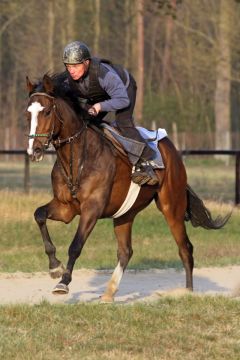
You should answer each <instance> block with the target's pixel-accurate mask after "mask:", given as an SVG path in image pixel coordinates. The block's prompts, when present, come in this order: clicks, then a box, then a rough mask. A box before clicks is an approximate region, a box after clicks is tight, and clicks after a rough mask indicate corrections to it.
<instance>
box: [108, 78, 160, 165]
mask: <svg viewBox="0 0 240 360" xmlns="http://www.w3.org/2000/svg"><path fill="white" fill-rule="evenodd" d="M127 93H128V97H129V100H130V104H129V106H128V107H126V108H124V109H121V110H118V111H116V118H115V121H116V124H117V127H118V129H119V131H120V133H121V135H123V136H125V137H128V138H130V139H133V140H136V141H139V142H142V143H144V144H145V145H146V146H145V148H144V150H143V153H142V156H141V158H143V159H144V160H150V159H152V158H153V157H154V154H155V152H154V151H153V150H152V149H151V148H150V147H149V146H148V145H147V143H146V142H145V141H144V139H143V138H142V137H141V135H140V134H139V132H138V130H137V129H136V128H135V126H134V122H133V110H134V106H135V102H136V93H137V85H136V82H135V80H134V78H133V77H132V76H131V75H130V83H129V86H128V89H127Z"/></svg>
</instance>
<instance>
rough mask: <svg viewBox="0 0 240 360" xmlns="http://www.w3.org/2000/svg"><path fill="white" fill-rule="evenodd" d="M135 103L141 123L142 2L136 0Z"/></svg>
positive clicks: (142, 92)
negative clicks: (136, 87) (136, 90)
mask: <svg viewBox="0 0 240 360" xmlns="http://www.w3.org/2000/svg"><path fill="white" fill-rule="evenodd" d="M136 11H137V86H138V92H137V101H136V118H137V121H138V122H141V120H142V117H143V94H144V0H137V3H136Z"/></svg>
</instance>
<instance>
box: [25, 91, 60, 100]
mask: <svg viewBox="0 0 240 360" xmlns="http://www.w3.org/2000/svg"><path fill="white" fill-rule="evenodd" d="M34 95H42V96H46V97H48V98H50V99H55V97H54V96H51V95H48V94H47V93H44V92H34V93H32V94H31V95H30V96H29V97H32V96H34Z"/></svg>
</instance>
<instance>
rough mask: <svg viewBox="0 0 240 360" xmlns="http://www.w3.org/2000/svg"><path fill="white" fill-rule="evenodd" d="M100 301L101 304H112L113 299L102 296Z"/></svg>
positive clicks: (109, 296)
mask: <svg viewBox="0 0 240 360" xmlns="http://www.w3.org/2000/svg"><path fill="white" fill-rule="evenodd" d="M100 301H101V303H102V304H111V303H113V302H114V297H113V296H111V295H108V294H103V295H102V296H101V297H100Z"/></svg>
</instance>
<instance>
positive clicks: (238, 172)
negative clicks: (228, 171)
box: [235, 152, 240, 205]
mask: <svg viewBox="0 0 240 360" xmlns="http://www.w3.org/2000/svg"><path fill="white" fill-rule="evenodd" d="M235 181H236V183H235V204H236V205H239V204H240V153H239V152H238V153H236V168H235Z"/></svg>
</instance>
